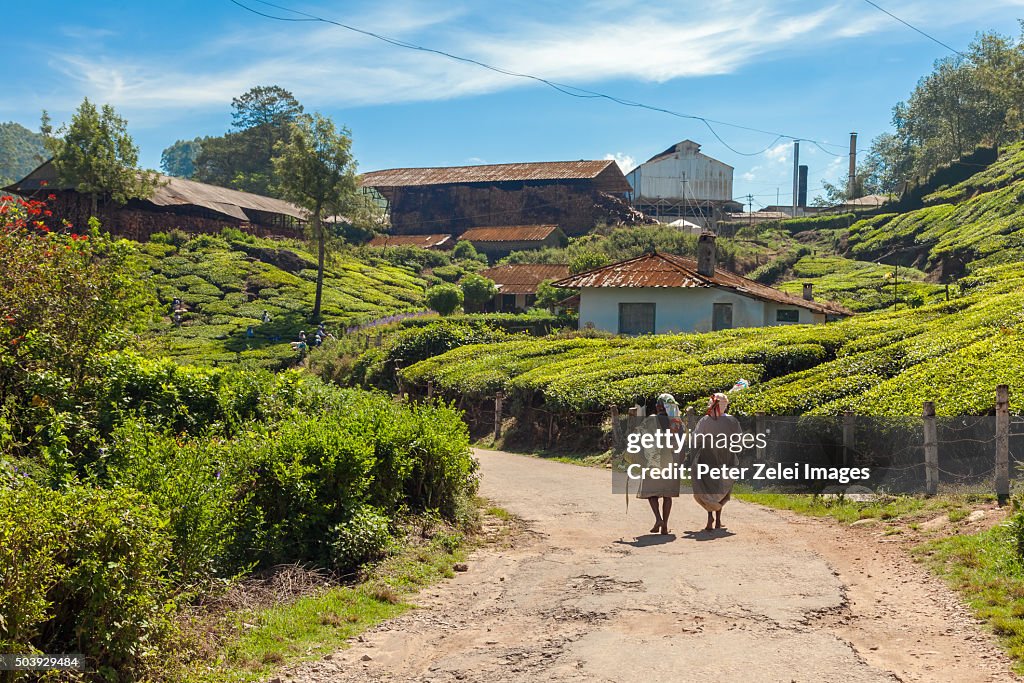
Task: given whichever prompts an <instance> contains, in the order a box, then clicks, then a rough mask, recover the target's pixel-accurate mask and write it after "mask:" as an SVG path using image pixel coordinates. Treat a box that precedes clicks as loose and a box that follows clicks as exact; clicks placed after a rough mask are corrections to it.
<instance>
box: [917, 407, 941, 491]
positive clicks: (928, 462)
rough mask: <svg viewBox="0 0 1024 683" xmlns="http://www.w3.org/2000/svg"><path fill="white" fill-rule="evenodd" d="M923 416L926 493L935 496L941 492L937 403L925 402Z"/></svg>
mask: <svg viewBox="0 0 1024 683" xmlns="http://www.w3.org/2000/svg"><path fill="white" fill-rule="evenodd" d="M921 415H922V417H923V418H924V477H925V493H926V494H928V495H929V496H934V495H935V494H936V493H938V490H939V439H938V435H937V433H936V428H935V402H934V401H925V402H924V404H923V409H922V411H921Z"/></svg>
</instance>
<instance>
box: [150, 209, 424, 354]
mask: <svg viewBox="0 0 1024 683" xmlns="http://www.w3.org/2000/svg"><path fill="white" fill-rule="evenodd" d="M138 250H139V258H138V269H139V272H140V273H141V274H142V276H143V277H144V278H147V279H148V280H149V281H150V282H151V283H152V285H153V288H154V290H155V292H156V295H157V297H158V299H159V302H160V306H161V310H160V315H159V317H158V319H157V320H155V321H154V322H153V323H151V324H150V326H149V329H148V332H147V335H146V337H147V339H146V343H145V348H146V350H147V351H148V352H149V353H151V354H152V355H167V356H170V357H173V358H175V359H176V360H178V361H179V362H182V363H195V364H202V365H209V364H219V363H224V362H233V361H236V360H245V359H255V360H256V361H258V362H260V363H261V364H263V365H266V366H268V367H272V368H274V367H280V366H282V365H283V364H286V363H288V362H290V361H293V360H295V359H296V357H297V354H296V352H294V351H293V350H292V348H291V346H290V345H289V342H291V341H294V340H295V339H296V337H297V335H298V333H299V332H300V331H301V330H306V331H307V332H308V333H312V332H313V330H315V328H316V324H315V322H318V321H314V322H310V320H309V312H310V311H311V310H312V308H313V298H314V293H315V289H316V257H315V255H313V254H312V253H310V252H309V251H308V247H307V246H306V245H305V244H303V243H301V242H295V241H285V240H266V239H260V238H256V237H253V236H251V235H246V234H243V233H242V232H240V231H237V230H231V229H227V230H225V231H224V232H223V233H222V234H220V235H216V236H214V235H201V236H197V237H192V238H191V239H189V238H187V237H185V236H184V235H178V234H173V235H156V236H155V239H154V240H152V241H150V242H144V243H141V244H139V245H138ZM424 284H425V283H424V280H423V279H422V278H421V277H420V276H419V275H417V274H416V273H415V272H413V271H412V270H411V269H409V268H403V267H397V266H394V265H391V264H390V263H388V262H386V261H384V260H382V259H379V258H376V257H374V256H372V255H369V254H362V253H361V254H360V255H359V256H358V257H356V256H355V255H353V254H352V253H351V252H343V253H338V254H334V255H332V256H331V257H330V258H329V261H328V264H327V268H326V274H325V277H324V303H323V316H322V320H323V321H324V322H325V323H326V325H327V329H328V330H329V331H331V332H333V333H335V334H337V333H338V332H339V330H343V329H344V328H345V327H348V326H351V325H357V324H361V323H365V322H368V321H371V320H375V319H379V318H383V317H386V316H389V315H393V314H395V313H402V312H410V311H416V310H423V309H424V303H423V290H424ZM175 298H177V299H180V300H181V302H182V304H183V306H184V307H185V308H186V309H187V311H186V312H185V313H183V315H182V316H181V321H180V324H179V325H176V324H175V323H174V321H173V320H172V317H171V316H172V312H171V304H172V302H173V301H174V299H175ZM264 311H266V312H267V314H268V315H269V317H270V322H268V323H264V322H263V320H262V317H263V312H264ZM250 328H252V334H251V336H250V335H249V334H248V331H249V329H250Z"/></svg>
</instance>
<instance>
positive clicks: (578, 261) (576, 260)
mask: <svg viewBox="0 0 1024 683" xmlns="http://www.w3.org/2000/svg"><path fill="white" fill-rule="evenodd" d="M609 263H611V259H610V258H608V256H607V255H606V254H604V253H602V252H600V251H582V252H580V253H579V254H577V255H576V256H574V257H573V258H572V259H571V260H570V261H569V272H570V273H582V272H583V271H585V270H592V269H594V268H600V267H601V266H607V265H608V264H609Z"/></svg>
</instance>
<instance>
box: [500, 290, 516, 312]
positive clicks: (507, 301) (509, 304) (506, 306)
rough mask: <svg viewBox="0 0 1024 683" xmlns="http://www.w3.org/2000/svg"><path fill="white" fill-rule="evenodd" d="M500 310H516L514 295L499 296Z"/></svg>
mask: <svg viewBox="0 0 1024 683" xmlns="http://www.w3.org/2000/svg"><path fill="white" fill-rule="evenodd" d="M501 310H503V311H514V310H516V295H515V294H502V295H501Z"/></svg>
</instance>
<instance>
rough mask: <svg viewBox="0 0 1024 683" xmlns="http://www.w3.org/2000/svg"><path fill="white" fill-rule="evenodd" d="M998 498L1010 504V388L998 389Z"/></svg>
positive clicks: (1001, 504)
mask: <svg viewBox="0 0 1024 683" xmlns="http://www.w3.org/2000/svg"><path fill="white" fill-rule="evenodd" d="M996 497H997V498H998V500H999V505H1000V507H1002V506H1003V505H1006V504H1007V503H1008V502H1010V387H1009V386H1008V385H1006V384H1000V385H999V386H997V387H996Z"/></svg>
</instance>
